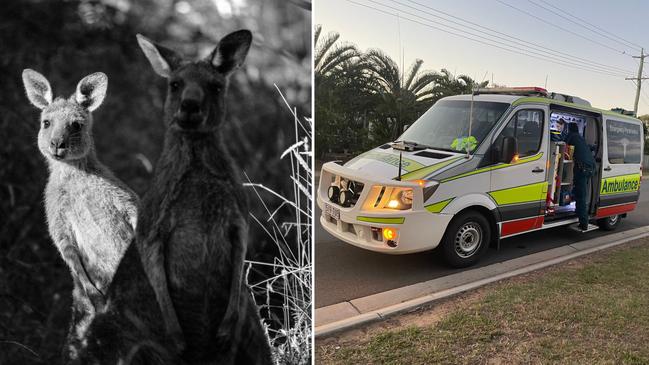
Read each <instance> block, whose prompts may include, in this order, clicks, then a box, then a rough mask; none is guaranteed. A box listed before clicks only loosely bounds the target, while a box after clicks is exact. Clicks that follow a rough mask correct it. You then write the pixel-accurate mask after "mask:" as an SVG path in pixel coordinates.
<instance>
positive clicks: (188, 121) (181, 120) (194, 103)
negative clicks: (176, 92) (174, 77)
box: [176, 99, 204, 129]
mask: <svg viewBox="0 0 649 365" xmlns="http://www.w3.org/2000/svg"><path fill="white" fill-rule="evenodd" d="M201 104H202V103H201V102H200V101H198V100H196V99H183V100H182V101H181V102H180V108H179V109H178V112H177V113H176V119H177V121H178V126H180V127H181V128H183V129H194V128H197V127H198V126H199V125H200V124H201V122H203V119H204V115H203V113H202V111H201Z"/></svg>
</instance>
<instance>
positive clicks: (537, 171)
mask: <svg viewBox="0 0 649 365" xmlns="http://www.w3.org/2000/svg"><path fill="white" fill-rule="evenodd" d="M543 171H545V170H543V169H542V168H540V167H536V168H534V170H532V172H534V173H537V174H538V173H539V172H543Z"/></svg>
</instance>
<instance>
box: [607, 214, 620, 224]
mask: <svg viewBox="0 0 649 365" xmlns="http://www.w3.org/2000/svg"><path fill="white" fill-rule="evenodd" d="M619 220H620V216H619V215H614V216H612V217H608V224H610V225H612V226H614V225H616V224H617V222H618V221H619Z"/></svg>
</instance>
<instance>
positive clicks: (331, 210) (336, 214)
mask: <svg viewBox="0 0 649 365" xmlns="http://www.w3.org/2000/svg"><path fill="white" fill-rule="evenodd" d="M324 212H325V214H326V215H328V216H330V217H331V218H333V219H335V220H340V209H338V208H336V207H332V206H331V205H329V204H327V203H325V210H324Z"/></svg>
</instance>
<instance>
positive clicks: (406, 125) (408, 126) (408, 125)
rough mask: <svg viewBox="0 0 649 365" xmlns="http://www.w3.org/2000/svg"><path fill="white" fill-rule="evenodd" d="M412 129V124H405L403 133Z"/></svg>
mask: <svg viewBox="0 0 649 365" xmlns="http://www.w3.org/2000/svg"><path fill="white" fill-rule="evenodd" d="M408 128H410V124H404V125H403V132H405V131H406V129H408Z"/></svg>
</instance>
